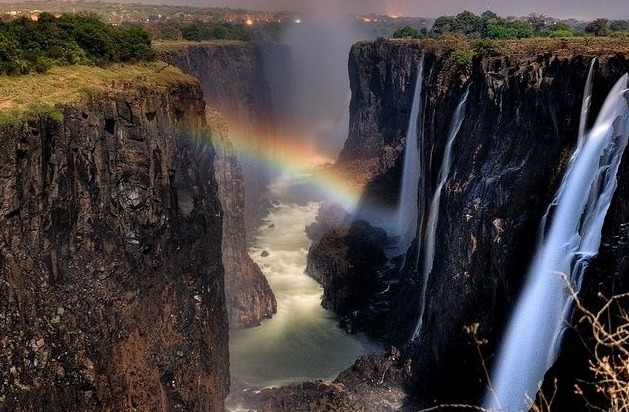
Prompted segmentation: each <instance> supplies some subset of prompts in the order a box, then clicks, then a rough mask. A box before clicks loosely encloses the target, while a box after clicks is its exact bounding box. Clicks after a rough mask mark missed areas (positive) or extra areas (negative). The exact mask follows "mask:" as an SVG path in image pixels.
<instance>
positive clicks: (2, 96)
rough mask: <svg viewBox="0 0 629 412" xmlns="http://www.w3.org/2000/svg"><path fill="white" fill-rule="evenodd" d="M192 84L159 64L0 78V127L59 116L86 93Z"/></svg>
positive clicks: (78, 68)
mask: <svg viewBox="0 0 629 412" xmlns="http://www.w3.org/2000/svg"><path fill="white" fill-rule="evenodd" d="M180 83H185V84H195V83H196V81H195V80H194V79H193V78H192V77H190V76H188V75H185V74H183V73H181V72H180V71H179V70H178V69H176V68H174V67H172V66H169V65H167V64H165V63H161V62H149V63H143V64H134V65H126V64H113V65H111V66H110V67H108V68H101V67H90V66H68V67H54V68H52V69H51V70H50V71H49V72H48V73H47V74H35V73H33V74H28V75H24V76H6V75H4V76H0V125H5V124H17V123H20V122H22V121H24V120H25V119H27V118H29V117H31V116H33V115H36V114H42V113H45V114H49V115H51V116H52V117H53V118H57V119H60V118H61V117H62V106H63V105H64V104H69V103H72V102H74V101H77V100H80V99H81V98H82V97H85V96H87V95H90V94H97V93H107V92H115V91H117V90H120V89H123V88H131V89H140V88H154V87H166V86H171V85H173V84H180Z"/></svg>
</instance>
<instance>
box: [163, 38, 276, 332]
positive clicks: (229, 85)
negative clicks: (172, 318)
mask: <svg viewBox="0 0 629 412" xmlns="http://www.w3.org/2000/svg"><path fill="white" fill-rule="evenodd" d="M159 54H160V58H161V59H163V60H164V61H166V62H168V63H170V64H173V65H175V66H177V67H179V68H180V69H181V70H182V71H183V72H185V73H188V74H190V75H192V76H194V77H196V78H198V79H199V81H200V83H201V85H202V86H203V91H204V96H205V100H206V102H207V104H208V106H212V107H213V108H216V109H217V110H218V111H219V112H220V115H221V117H224V118H225V119H226V120H227V126H228V128H229V133H228V134H229V137H227V132H226V131H225V130H223V131H222V133H221V134H222V135H223V138H222V142H223V143H222V144H221V147H220V148H219V149H220V150H219V152H218V162H217V173H218V175H219V176H223V177H224V179H223V180H222V181H223V182H224V187H222V186H223V185H222V184H221V182H219V186H221V190H219V196H220V198H221V203H222V204H223V206H224V207H223V209H224V210H225V219H224V223H223V232H224V238H223V251H224V253H223V263H224V266H225V274H226V276H225V282H226V293H227V309H228V314H229V323H230V327H232V328H244V327H250V326H256V325H259V324H260V321H261V320H262V319H264V318H268V317H271V316H272V315H273V314H274V313H275V312H276V310H277V303H276V301H275V296H274V295H273V292H272V290H271V288H270V286H269V284H268V282H267V280H266V278H265V277H264V275H263V274H262V271H261V270H260V268H259V267H258V266H257V265H256V264H255V263H254V262H253V260H252V259H251V257H250V256H249V255H248V254H247V233H246V232H252V231H253V228H254V227H255V226H257V221H258V218H259V217H260V213H261V211H262V209H261V208H260V205H263V202H261V201H260V197H261V193H262V191H263V190H264V188H265V187H266V186H267V184H268V175H267V172H268V167H266V165H264V164H262V163H261V162H262V161H263V159H264V158H265V156H266V153H268V151H269V145H270V142H271V141H272V135H273V131H274V124H273V123H274V122H273V118H274V115H273V113H274V105H277V104H279V102H278V101H281V100H282V99H280V98H277V99H276V98H274V96H277V95H281V94H282V92H281V91H276V92H275V93H273V92H272V89H271V87H270V83H271V84H275V83H274V82H269V80H268V79H267V77H268V75H267V73H268V71H267V70H265V67H266V64H268V63H267V61H268V60H270V59H274V60H281V59H282V58H286V56H285V54H286V51H285V50H284V49H283V48H282V47H280V46H274V45H272V44H271V45H262V44H257V43H243V42H225V43H220V42H219V43H216V42H208V43H190V44H187V45H184V46H181V47H177V48H175V49H170V48H165V49H164V50H161V51H160V52H159ZM265 56H266V57H265ZM278 67H281V65H278ZM275 74H276V75H277V74H278V73H275ZM284 80H285V79H284ZM278 84H279V83H278ZM229 140H231V142H230V141H229ZM232 142H233V144H235V145H237V146H239V147H241V148H242V149H243V150H241V153H244V154H246V155H243V157H241V159H240V160H241V161H243V162H245V163H244V167H243V168H241V166H240V164H239V163H238V159H237V158H236V155H235V154H234V148H233V145H232ZM219 169H220V170H219ZM243 169H244V170H243ZM243 171H244V174H243ZM245 186H246V187H245ZM245 227H247V228H248V229H249V230H245Z"/></svg>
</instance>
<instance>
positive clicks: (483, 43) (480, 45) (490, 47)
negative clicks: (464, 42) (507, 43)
mask: <svg viewBox="0 0 629 412" xmlns="http://www.w3.org/2000/svg"><path fill="white" fill-rule="evenodd" d="M472 48H473V49H474V52H475V53H476V54H478V55H481V56H482V55H494V54H498V53H500V44H499V43H498V42H497V41H496V40H493V39H478V40H474V41H473V42H472Z"/></svg>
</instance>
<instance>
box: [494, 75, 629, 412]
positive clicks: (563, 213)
mask: <svg viewBox="0 0 629 412" xmlns="http://www.w3.org/2000/svg"><path fill="white" fill-rule="evenodd" d="M588 82H591V76H590V80H589V81H588ZM588 90H589V91H588ZM590 94H591V85H588V86H586V97H585V98H584V109H583V110H582V115H585V116H587V113H588V107H589V100H590V98H589V97H588V96H589V95H590ZM626 99H627V75H625V76H623V77H622V78H621V79H620V80H619V81H618V82H617V83H616V85H615V86H614V88H613V89H612V90H611V91H610V93H609V95H608V97H607V99H606V101H605V104H604V106H603V108H602V109H601V112H600V113H599V115H598V117H597V120H596V123H595V125H594V127H593V128H592V130H591V131H589V132H588V133H585V132H584V131H585V126H584V125H585V123H583V122H582V126H581V133H583V134H584V136H583V138H581V137H580V138H579V144H578V146H577V149H576V151H575V154H574V155H573V156H572V158H571V160H570V163H569V165H568V167H567V169H566V173H565V176H564V178H563V180H562V183H561V185H560V188H559V190H558V192H557V195H556V198H555V200H554V201H553V203H552V207H550V208H549V216H547V217H545V218H544V221H543V224H545V223H544V222H546V221H548V222H550V224H549V227H548V228H547V230H546V232H545V233H543V234H542V235H541V236H540V241H539V245H538V248H537V251H536V254H535V257H534V260H533V262H532V264H531V267H530V269H529V272H528V274H527V278H526V279H527V280H526V284H525V286H524V289H523V292H522V295H521V296H520V298H519V301H518V304H517V306H516V308H515V311H514V312H513V314H512V317H511V320H510V322H509V325H508V328H507V331H506V335H505V337H504V340H503V342H502V346H501V348H500V350H499V352H498V355H499V356H498V358H497V362H496V365H495V370H494V371H493V374H492V378H493V382H492V384H493V385H492V388H491V390H490V391H489V392H488V394H487V395H486V399H485V405H486V407H487V408H489V409H491V410H494V411H504V412H516V411H526V410H528V409H529V406H530V400H531V399H534V398H535V395H536V393H537V391H538V389H539V385H540V384H541V381H542V379H543V377H544V374H545V372H546V371H547V370H548V369H549V368H550V367H551V366H552V364H553V363H554V362H555V360H556V359H557V356H558V352H559V349H560V344H561V336H562V332H563V331H564V330H565V328H566V321H567V319H568V317H569V315H570V312H571V310H572V304H573V296H572V294H571V293H570V291H569V288H568V287H567V284H566V282H567V281H569V282H570V283H571V284H572V287H573V288H574V290H575V291H577V292H578V291H579V289H580V287H581V283H582V281H583V276H584V273H585V271H586V269H587V267H588V262H589V260H590V259H591V258H592V257H594V256H596V254H597V253H598V248H599V246H600V241H601V232H602V228H603V223H604V220H605V216H606V214H607V210H608V208H609V205H610V203H611V200H612V197H613V195H614V192H615V190H616V187H617V180H616V174H617V172H618V167H619V165H620V160H621V158H622V155H623V152H624V150H625V147H626V146H627V140H628V139H629V107H628V105H627V100H626Z"/></svg>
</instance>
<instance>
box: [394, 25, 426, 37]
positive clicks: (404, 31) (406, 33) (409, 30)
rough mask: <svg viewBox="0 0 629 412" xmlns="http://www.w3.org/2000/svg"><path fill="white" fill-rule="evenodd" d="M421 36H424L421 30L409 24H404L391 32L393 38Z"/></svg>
mask: <svg viewBox="0 0 629 412" xmlns="http://www.w3.org/2000/svg"><path fill="white" fill-rule="evenodd" d="M422 37H424V35H423V34H422V32H421V31H419V30H417V29H416V28H415V27H411V26H404V27H402V28H400V29H398V30H396V31H395V33H393V38H394V39H409V38H410V39H421V38H422Z"/></svg>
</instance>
